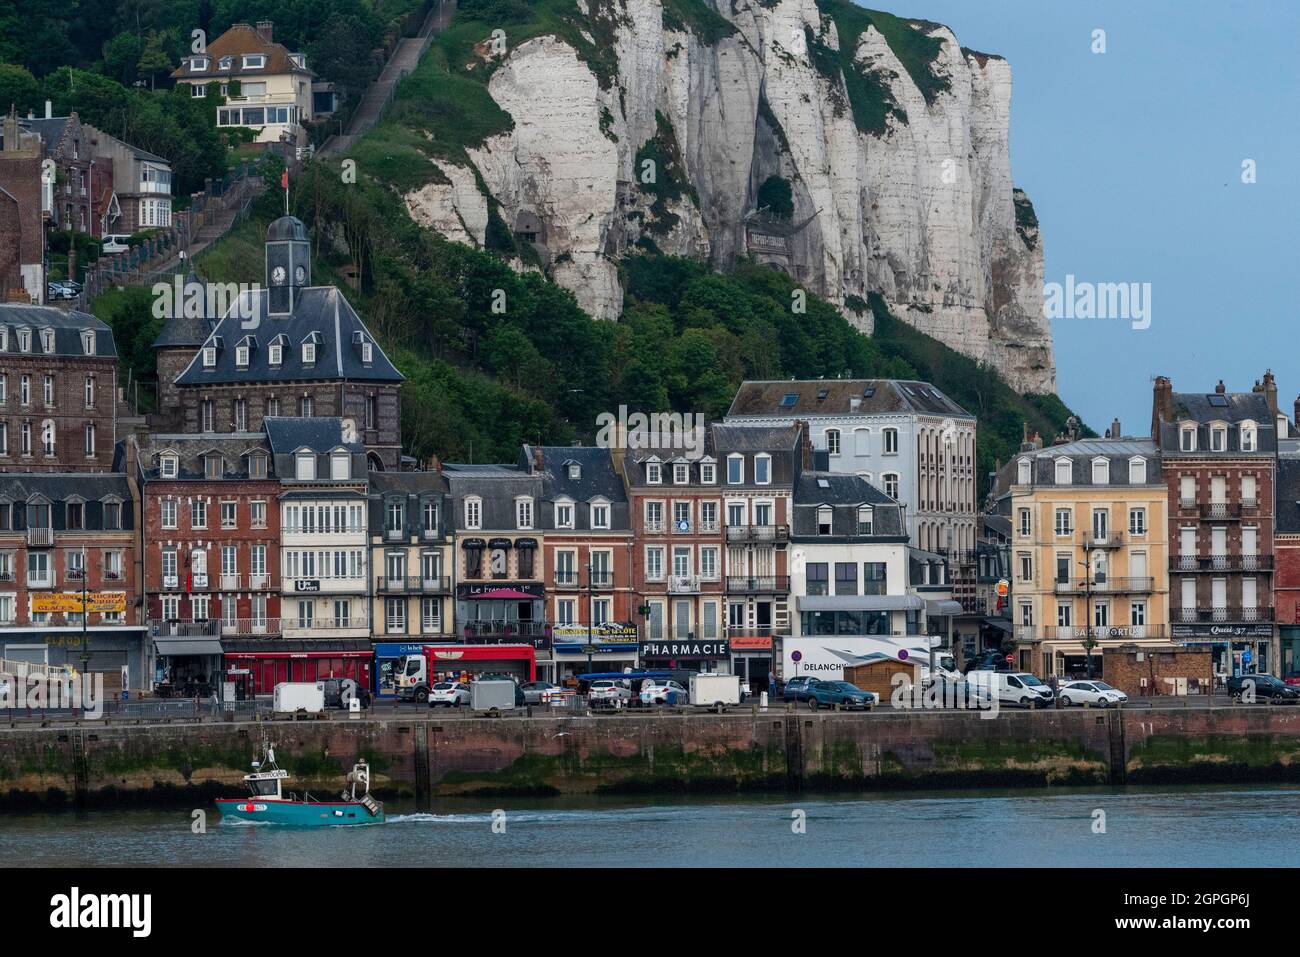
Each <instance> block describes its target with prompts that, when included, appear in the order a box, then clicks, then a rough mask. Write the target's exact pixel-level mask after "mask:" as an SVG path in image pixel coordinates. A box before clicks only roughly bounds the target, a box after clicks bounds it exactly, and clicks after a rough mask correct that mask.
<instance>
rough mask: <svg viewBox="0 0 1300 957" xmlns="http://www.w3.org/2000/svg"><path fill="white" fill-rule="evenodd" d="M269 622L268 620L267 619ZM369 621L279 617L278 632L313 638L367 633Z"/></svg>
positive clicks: (365, 618)
mask: <svg viewBox="0 0 1300 957" xmlns="http://www.w3.org/2000/svg"><path fill="white" fill-rule="evenodd" d="M268 620H269V619H268ZM369 630H370V619H369V618H367V617H365V616H364V615H363V616H361V617H356V618H332V617H325V618H317V617H315V616H312V617H311V618H298V617H296V616H289V617H281V619H280V631H281V632H282V633H283V634H285V635H289V634H291V633H294V632H302V633H306V634H308V635H313V636H322V635H329V634H332V633H335V632H344V631H369Z"/></svg>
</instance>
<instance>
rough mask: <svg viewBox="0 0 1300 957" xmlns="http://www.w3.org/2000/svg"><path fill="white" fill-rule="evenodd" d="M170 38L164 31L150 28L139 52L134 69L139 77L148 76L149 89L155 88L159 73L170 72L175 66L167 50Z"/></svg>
mask: <svg viewBox="0 0 1300 957" xmlns="http://www.w3.org/2000/svg"><path fill="white" fill-rule="evenodd" d="M171 39H172V38H171V37H170V36H169V35H168V34H166V33H158V32H157V31H154V30H151V31H149V36H148V38H147V39H146V40H145V42H144V49H143V50H142V51H141V53H140V62H139V63H138V64H137V65H136V69H137V71H138V72H139V74H140V76H141V78H143V77H146V76H147V77H148V78H149V89H150V90H153V89H155V88H156V84H157V80H158V74H159V73H170V72H171V71H172V70H173V69H174V68H175V64H173V63H172V58H171V55H170V54H169V53H168V52H167V47H168V44H169V42H170V41H171Z"/></svg>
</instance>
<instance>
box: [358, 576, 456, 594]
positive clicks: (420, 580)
mask: <svg viewBox="0 0 1300 957" xmlns="http://www.w3.org/2000/svg"><path fill="white" fill-rule="evenodd" d="M375 588H376V590H377V591H379V592H380V593H381V594H385V595H422V594H434V595H438V594H443V593H445V592H447V591H449V590H450V589H451V581H450V579H447V578H439V577H429V578H426V577H424V576H423V575H397V576H392V577H389V576H387V575H381V576H380V577H379V580H378V584H376V586H375Z"/></svg>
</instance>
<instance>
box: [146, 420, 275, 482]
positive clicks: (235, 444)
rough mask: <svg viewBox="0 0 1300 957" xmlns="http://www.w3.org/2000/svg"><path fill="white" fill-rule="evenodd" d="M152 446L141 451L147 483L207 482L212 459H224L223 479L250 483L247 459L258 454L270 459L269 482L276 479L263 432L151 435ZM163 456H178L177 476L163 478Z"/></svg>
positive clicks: (268, 462)
mask: <svg viewBox="0 0 1300 957" xmlns="http://www.w3.org/2000/svg"><path fill="white" fill-rule="evenodd" d="M149 443H150V444H149V445H148V447H146V448H142V449H140V474H141V476H142V477H143V478H144V479H145V480H146V481H164V482H174V481H187V480H206V478H207V458H208V456H209V455H219V456H221V459H222V462H223V468H222V477H223V478H226V479H248V477H249V475H248V459H249V456H252V455H256V454H260V455H263V456H265V457H266V458H267V476H268V478H271V479H274V477H275V472H274V469H272V468H271V462H270V458H271V449H270V445H269V443H268V442H267V438H266V434H265V433H263V432H202V433H198V434H193V433H185V434H176V435H152V436H150V437H149ZM164 454H174V455H175V456H176V458H177V471H176V475H175V476H168V477H166V478H164V477H163V475H162V471H161V470H162V466H161V462H160V460H161V458H162V456H163V455H164ZM255 481H261V480H255Z"/></svg>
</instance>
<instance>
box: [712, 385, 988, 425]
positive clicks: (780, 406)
mask: <svg viewBox="0 0 1300 957" xmlns="http://www.w3.org/2000/svg"><path fill="white" fill-rule="evenodd" d="M890 413H895V414H904V415H907V414H918V415H949V416H955V417H958V418H969V419H973V418H975V416H973V415H972V414H971V413H969V412H967V411H966V410H965V409H963V408H962V407H961V406H960V405H958V404H957V403H956V402H954V401H953V400H952V399H950V398H948V396H946V395H944V394H943V393H942V392H940V391H939V390H938V389H937V388H935V386H933V385H931V384H930V383H929V382H919V381H915V380H911V379H796V380H781V379H768V380H760V381H747V382H742V383H741V384H740V388H739V389H737V390H736V397H735V399H733V400H732V402H731V408H730V409H729V410H728V411H727V418H728V419H731V418H739V417H757V416H763V417H771V416H780V417H785V416H793V417H796V418H805V417H810V416H823V415H826V416H843V415H884V414H890Z"/></svg>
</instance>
